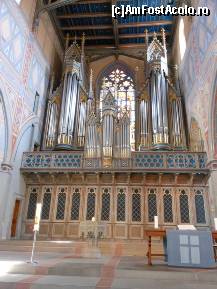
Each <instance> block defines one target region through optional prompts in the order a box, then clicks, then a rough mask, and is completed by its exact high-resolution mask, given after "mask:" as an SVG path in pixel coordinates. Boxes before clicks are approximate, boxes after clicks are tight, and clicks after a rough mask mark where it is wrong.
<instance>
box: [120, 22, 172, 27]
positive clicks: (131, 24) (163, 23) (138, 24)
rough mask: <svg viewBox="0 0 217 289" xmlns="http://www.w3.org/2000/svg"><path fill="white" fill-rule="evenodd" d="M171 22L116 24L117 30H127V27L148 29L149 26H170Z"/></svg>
mask: <svg viewBox="0 0 217 289" xmlns="http://www.w3.org/2000/svg"><path fill="white" fill-rule="evenodd" d="M172 24H173V21H171V20H159V21H147V22H133V23H123V24H118V28H119V29H120V28H128V27H149V26H160V25H172Z"/></svg>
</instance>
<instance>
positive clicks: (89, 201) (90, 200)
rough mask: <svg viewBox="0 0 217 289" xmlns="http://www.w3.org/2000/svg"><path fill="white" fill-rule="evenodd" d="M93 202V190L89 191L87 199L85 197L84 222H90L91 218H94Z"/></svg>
mask: <svg viewBox="0 0 217 289" xmlns="http://www.w3.org/2000/svg"><path fill="white" fill-rule="evenodd" d="M95 200H96V194H95V193H94V190H93V189H90V193H88V197H87V214H86V220H92V218H93V217H95Z"/></svg>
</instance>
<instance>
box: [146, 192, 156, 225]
mask: <svg viewBox="0 0 217 289" xmlns="http://www.w3.org/2000/svg"><path fill="white" fill-rule="evenodd" d="M154 216H157V196H156V189H148V221H149V222H154Z"/></svg>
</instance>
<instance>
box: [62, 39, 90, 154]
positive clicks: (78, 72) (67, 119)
mask: <svg viewBox="0 0 217 289" xmlns="http://www.w3.org/2000/svg"><path fill="white" fill-rule="evenodd" d="M64 64H65V67H64V74H63V84H62V98H61V108H60V117H59V128H58V137H57V145H56V149H64V150H68V149H77V148H78V147H82V146H84V139H85V121H86V102H87V93H86V83H85V82H86V81H85V79H86V76H85V62H84V36H83V40H82V50H80V48H79V46H78V44H77V43H76V41H75V42H74V43H73V44H72V45H71V46H70V47H69V48H67V49H66V52H65V61H64Z"/></svg>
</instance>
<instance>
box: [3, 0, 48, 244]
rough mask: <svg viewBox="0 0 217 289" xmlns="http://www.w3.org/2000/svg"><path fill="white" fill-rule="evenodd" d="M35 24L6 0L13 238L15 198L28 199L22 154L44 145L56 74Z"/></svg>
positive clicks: (6, 181) (6, 171) (6, 155)
mask: <svg viewBox="0 0 217 289" xmlns="http://www.w3.org/2000/svg"><path fill="white" fill-rule="evenodd" d="M29 26H30V25H29V23H27V21H26V19H25V17H24V14H23V13H22V11H21V9H20V7H19V6H18V5H17V3H16V1H14V0H1V1H0V93H1V94H2V97H1V98H2V105H1V103H0V131H1V133H0V137H1V141H0V165H2V167H0V182H1V184H2V185H1V189H0V239H1V238H8V237H10V226H11V219H12V213H13V206H14V203H15V199H17V198H18V199H21V200H23V198H24V191H25V185H24V181H23V177H22V176H21V175H20V164H21V156H22V153H23V151H25V150H31V149H32V148H33V145H34V142H38V143H40V134H41V132H40V129H41V123H42V120H43V114H44V107H45V100H46V91H47V85H48V80H49V77H50V75H49V71H50V65H51V64H50V63H49V62H48V61H47V59H46V57H45V56H44V52H43V51H42V49H41V48H40V46H39V44H38V42H37V40H36V37H35V35H34V34H33V33H32V31H30V29H29ZM36 106H37V109H36ZM3 108H5V111H4V113H3ZM22 206H23V205H22V202H21V207H22ZM20 214H21V212H20ZM20 221H21V218H20ZM19 226H20V225H19V224H18V234H19ZM17 237H19V236H17Z"/></svg>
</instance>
